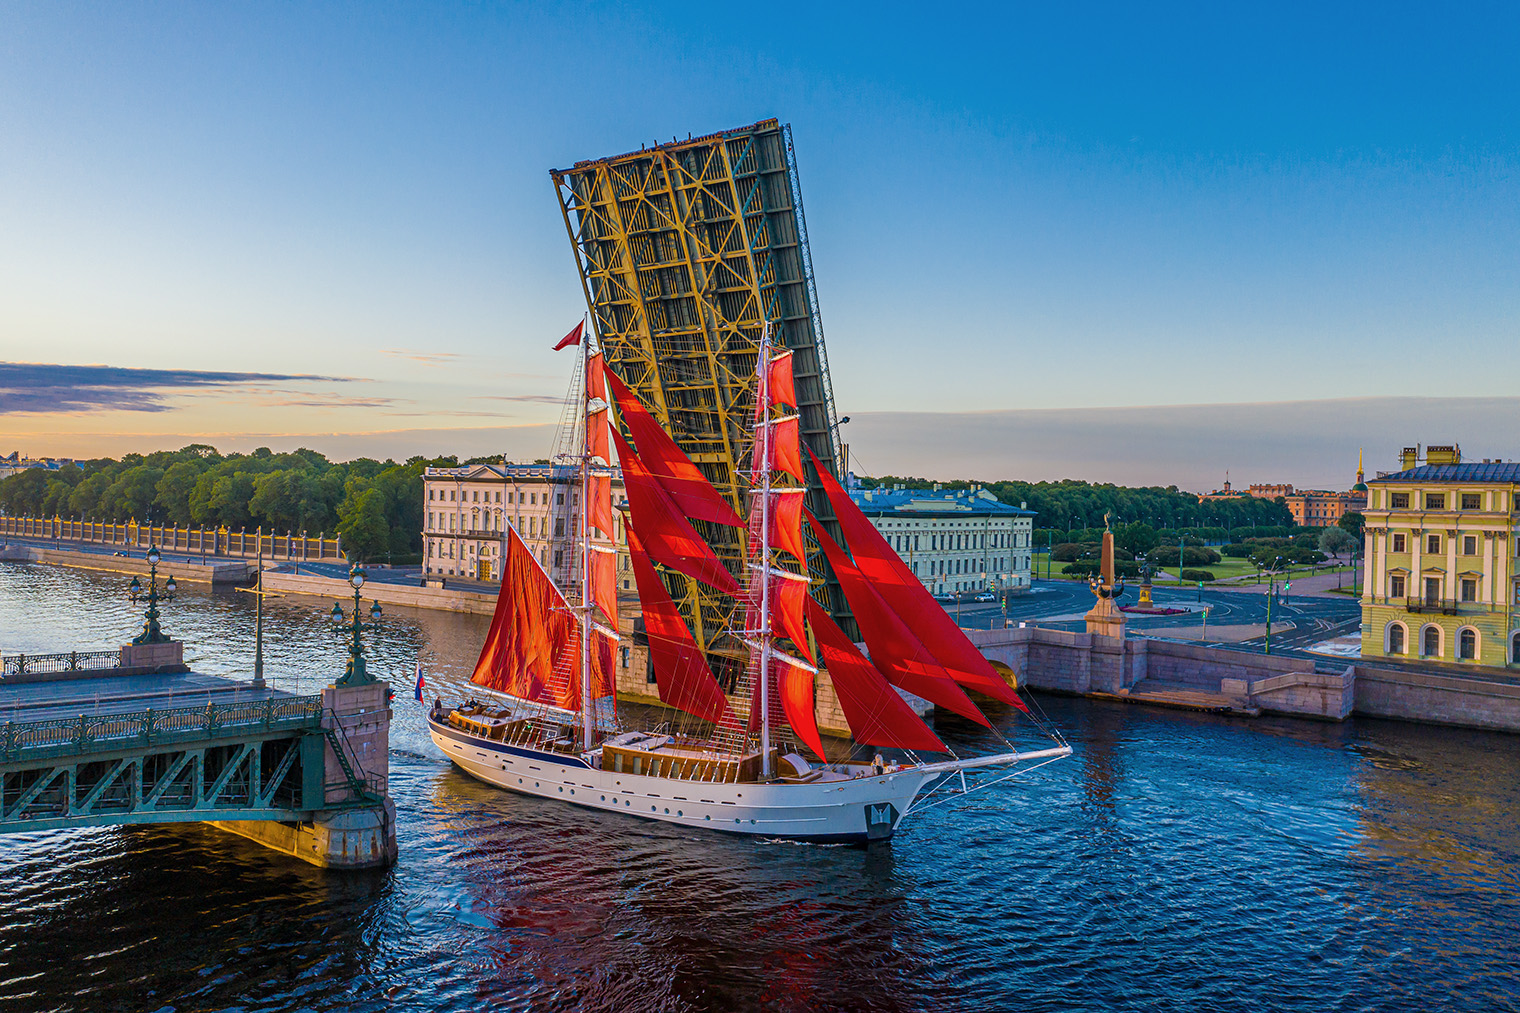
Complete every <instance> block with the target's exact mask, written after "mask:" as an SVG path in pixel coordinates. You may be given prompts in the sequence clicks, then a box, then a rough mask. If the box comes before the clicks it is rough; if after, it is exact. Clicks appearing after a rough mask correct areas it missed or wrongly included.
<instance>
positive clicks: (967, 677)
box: [808, 449, 1029, 713]
mask: <svg viewBox="0 0 1520 1013" xmlns="http://www.w3.org/2000/svg"><path fill="white" fill-rule="evenodd" d="M808 454H809V456H811V457H812V458H813V467H814V468H815V469H816V470H817V472H818V478H819V481H821V482H822V483H823V489H824V492H826V493H827V494H828V497H829V503H830V504H832V505H833V507H834V515H835V516H836V517H838V519H839V524H840V527H841V528H843V530H844V536H845V540H846V541H847V542H848V543H849V545H850V553H851V555H852V556H854V558H855V565H856V566H858V567H859V568H860V572H861V573H862V574H864V575H865V577H866V579H867V580H869V581H870V583H871V586H872V587H874V588H875V589H876V591H877V592H878V593H879V594H880V595H881V597H882V598H883V599H884V600H885V601H886V603H887V604H888V605H889V606H890V607H891V608H892V610H893V611H895V612H896V613H897V614H898V615H899V616H912V617H913V628H914V631H915V632H917V633H918V634H919V636H920V639H921V640H922V641H923V643H924V645H925V646H926V647H927V648H928V649H929V652H930V654H931V655H932V657H933V659H934V661H936V662H937V663H938V664H940V665H942V666H943V667H944V669H945V670H946V671H947V672H948V673H949V674H950V676H951V677H952V678H954V679H955V681H957V682H959V683H960V684H961V685H963V686H968V687H970V688H971V689H974V690H977V691H978V692H981V693H986V694H987V695H988V696H990V697H993V698H995V699H998V700H1002V701H1003V702H1004V703H1011V704H1013V705H1014V706H1015V707H1017V708H1018V709H1019V710H1022V711H1025V712H1026V713H1027V712H1028V710H1029V708H1028V707H1026V706H1025V705H1024V701H1023V700H1020V699H1019V695H1018V693H1016V692H1015V691H1014V690H1013V687H1011V686H1009V685H1008V684H1007V683H1006V682H1004V681H1003V679H1002V677H1001V676H1000V675H998V674H997V671H996V670H995V669H994V668H993V667H992V665H991V663H990V662H988V661H987V659H986V658H984V657H982V653H981V652H980V651H978V650H977V649H976V646H975V645H973V644H972V643H971V641H969V640H967V639H966V634H964V633H962V632H961V629H960V627H958V626H956V625H955V620H953V619H951V618H950V616H949V614H948V613H946V612H945V610H944V609H943V608H942V607H941V606H940V605H939V604H938V603H936V602H935V601H934V598H933V596H931V595H930V594H929V590H928V588H926V587H924V585H923V582H922V581H920V580H919V579H918V578H917V577H916V576H914V574H913V571H911V570H909V569H908V567H907V564H905V563H904V562H903V561H902V557H900V556H898V554H897V552H896V551H895V550H894V549H893V548H892V546H890V545H888V544H887V541H886V539H885V538H883V537H882V536H881V534H880V533H879V532H878V531H877V530H876V528H875V527H874V526H873V525H872V524H871V521H870V519H869V518H867V517H866V515H865V514H864V513H862V512H861V510H860V508H859V507H858V506H856V505H855V502H854V501H853V500H852V499H850V496H849V494H848V493H846V492H845V491H844V489H843V488H841V487H840V485H839V483H838V482H837V481H835V479H834V476H833V475H831V474H829V472H828V469H826V468H824V467H823V465H822V464H820V463H819V461H818V457H817V455H815V454H813V452H812V450H811V449H810V450H809V451H808ZM814 530H818V526H817V525H816V524H815V525H814ZM873 653H874V650H873Z"/></svg>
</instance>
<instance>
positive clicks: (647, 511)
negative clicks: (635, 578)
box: [608, 374, 739, 594]
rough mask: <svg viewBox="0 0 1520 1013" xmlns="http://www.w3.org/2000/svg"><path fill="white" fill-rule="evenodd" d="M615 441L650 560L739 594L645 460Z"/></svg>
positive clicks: (618, 435) (616, 435)
mask: <svg viewBox="0 0 1520 1013" xmlns="http://www.w3.org/2000/svg"><path fill="white" fill-rule="evenodd" d="M608 375H609V377H610V375H611V374H608ZM613 438H614V439H615V440H617V446H618V461H619V463H621V464H622V466H623V488H624V489H625V490H627V492H628V506H629V509H630V510H631V511H632V513H633V520H634V523H636V524H637V525H638V526H639V533H640V537H641V540H642V541H643V543H644V544H645V545H646V546H648V552H649V556H650V557H651V558H652V559H654V560H655V561H656V562H659V563H664V564H665V565H666V566H668V567H670V568H671V569H672V570H675V571H677V572H679V573H684V574H686V575H687V576H688V577H695V578H696V579H697V580H700V581H702V583H704V584H706V585H708V586H709V587H713V588H716V589H717V590H719V591H722V592H724V593H725V594H738V593H739V583H738V581H736V580H734V575H733V574H731V573H729V572H728V571H727V570H725V569H724V568H723V564H722V563H720V562H718V557H717V556H716V555H714V554H713V550H712V546H710V545H708V544H707V543H706V542H705V541H703V540H702V536H701V535H699V534H697V531H696V529H695V528H693V527H692V526H691V522H689V521H688V520H687V519H686V518H685V517H683V516H682V515H681V511H680V510H679V509H678V508H677V507H676V504H675V502H674V501H673V500H672V499H671V497H670V496H669V495H667V494H666V491H665V487H664V486H663V485H662V484H661V483H659V482H657V481H655V479H654V478H653V477H652V476H651V475H650V474H649V472H648V470H646V469H645V467H644V464H643V460H642V459H641V458H640V457H639V456H638V455H636V454H635V453H634V452H633V449H632V448H631V447H629V446H628V443H627V441H626V440H624V439H623V434H622V433H618V432H614V433H613Z"/></svg>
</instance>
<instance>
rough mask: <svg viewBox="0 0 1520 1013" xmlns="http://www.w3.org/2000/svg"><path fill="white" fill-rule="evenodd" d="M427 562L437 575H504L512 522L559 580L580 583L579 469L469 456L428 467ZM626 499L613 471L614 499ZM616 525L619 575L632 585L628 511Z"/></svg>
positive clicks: (624, 583) (426, 566) (564, 584)
mask: <svg viewBox="0 0 1520 1013" xmlns="http://www.w3.org/2000/svg"><path fill="white" fill-rule="evenodd" d="M422 497H423V504H422V507H423V518H422V524H423V528H422V541H423V547H422V554H423V558H422V566H423V572H424V573H426V574H429V575H432V576H443V577H467V578H469V579H471V580H499V579H500V578H501V553H502V546H503V545H504V544H505V539H506V531H507V526H508V525H511V526H512V527H515V528H516V529H517V533H518V535H519V536H521V537H522V540H523V541H524V542H525V543H526V544H527V546H528V548H529V549H531V550H532V551H533V553H534V554H535V555H536V556H537V557H538V561H539V563H541V564H542V565H543V567H544V569H546V570H547V571H548V572H549V575H550V576H551V577H552V578H554V580H555V582H556V583H558V584H559V585H560V586H561V587H565V588H568V587H570V586H571V585H572V584H575V583H577V581H576V580H575V579H574V575H572V574H570V573H569V572H568V570H569V568H570V566H571V564H572V562H573V560H572V559H571V555H572V554H571V552H570V550H571V548H572V547H573V545H574V540H575V537H576V528H575V518H576V517H577V516H578V515H579V511H580V480H579V472H578V471H576V470H575V469H573V468H563V467H554V466H551V465H538V464H531V465H530V464H512V465H505V466H504V465H500V464H469V465H463V466H461V467H457V468H427V469H425V470H424V471H423V473H422ZM622 499H623V481H622V478H621V477H618V476H616V475H614V477H613V480H612V500H613V503H614V504H617V503H619V502H620V501H621V500H622ZM613 526H614V527H615V528H616V529H617V538H616V541H617V547H618V575H619V577H618V579H619V582H620V583H621V585H622V587H623V588H624V589H629V588H631V586H632V581H633V576H632V572H631V570H630V569H629V563H628V555H627V544H628V543H627V540H626V538H625V536H624V534H623V516H622V513H621V512H620V511H618V510H614V511H613Z"/></svg>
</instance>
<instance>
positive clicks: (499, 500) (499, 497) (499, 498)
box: [496, 489, 501, 503]
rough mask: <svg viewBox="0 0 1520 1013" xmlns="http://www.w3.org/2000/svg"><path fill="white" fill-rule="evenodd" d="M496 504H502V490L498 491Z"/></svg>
mask: <svg viewBox="0 0 1520 1013" xmlns="http://www.w3.org/2000/svg"><path fill="white" fill-rule="evenodd" d="M496 502H498V503H500V502H501V490H500V489H498V490H497V491H496Z"/></svg>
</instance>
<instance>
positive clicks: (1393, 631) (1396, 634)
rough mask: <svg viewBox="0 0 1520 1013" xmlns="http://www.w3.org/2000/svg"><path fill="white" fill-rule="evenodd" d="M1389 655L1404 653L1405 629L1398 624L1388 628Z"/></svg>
mask: <svg viewBox="0 0 1520 1013" xmlns="http://www.w3.org/2000/svg"><path fill="white" fill-rule="evenodd" d="M1388 653H1389V654H1403V653H1404V627H1402V626H1400V625H1399V624H1398V623H1394V624H1393V625H1392V626H1390V627H1388Z"/></svg>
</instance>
